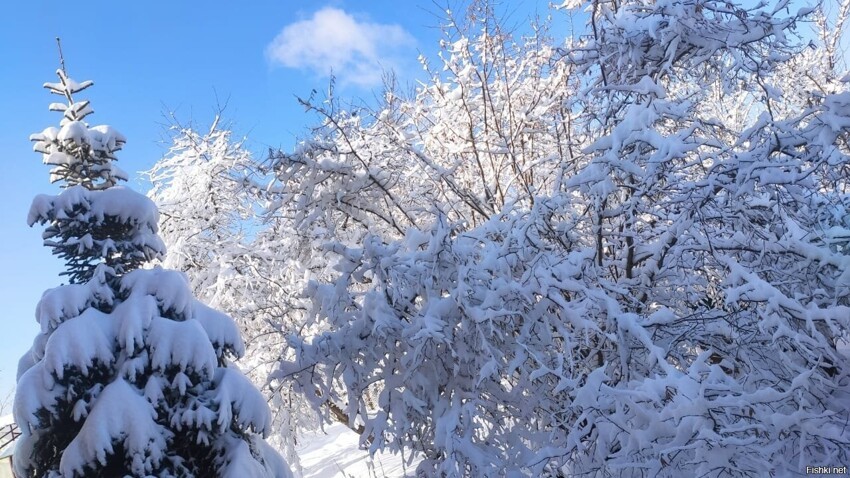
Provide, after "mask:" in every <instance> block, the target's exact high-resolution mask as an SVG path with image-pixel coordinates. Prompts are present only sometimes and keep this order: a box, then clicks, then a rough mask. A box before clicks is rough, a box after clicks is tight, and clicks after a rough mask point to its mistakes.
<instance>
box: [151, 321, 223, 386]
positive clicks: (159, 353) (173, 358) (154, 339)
mask: <svg viewBox="0 0 850 478" xmlns="http://www.w3.org/2000/svg"><path fill="white" fill-rule="evenodd" d="M206 338H207V337H206V332H205V331H204V329H203V327H201V324H199V323H198V321H196V320H186V321H179V322H178V321H175V320H171V319H165V318H162V317H154V318H153V320H151V325H150V330H149V331H148V336H147V340H148V344H149V345H150V350H151V357H150V360H151V367H153V369H154V370H160V371H165V370H166V368H168V367H173V366H175V365H176V366H177V367H178V368H179V370H180V371H181V372H194V373H199V374H203V375H202V376H203V377H205V378H206V377H211V376H212V374H213V372H214V370H215V367H216V360H215V357H216V356H215V350H214V349H213V347H212V344H210V342H209V341H208V340H206Z"/></svg>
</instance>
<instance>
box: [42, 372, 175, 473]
mask: <svg viewBox="0 0 850 478" xmlns="http://www.w3.org/2000/svg"><path fill="white" fill-rule="evenodd" d="M156 417H157V414H156V411H155V410H154V408H153V406H152V405H151V404H150V403H149V402H148V401H147V400H146V399H145V397H144V396H142V394H141V392H140V391H139V390H137V389H136V388H134V387H133V386H132V385H130V384H129V383H127V382H126V381H124V380H122V379H117V380H115V381H113V382H112V383H110V384H109V385H107V386H106V387H105V388H104V389H103V391H101V393H100V395H99V396H98V397H97V399H96V401H95V404H94V407H93V409H92V410H91V412H90V414H89V416H88V418H87V419H86V421H85V423H83V427H82V429H81V430H80V432H79V433H78V434H77V436H76V437H75V438H74V439H73V440H72V441H71V443H70V444H69V445H68V447H67V448H66V449H65V451H64V453H62V460H61V462H60V464H59V469H60V471H61V473H62V475H63V476H67V477H74V476H78V475H79V476H85V475H86V469H87V467H88V466H90V465H91V464H93V463H100V464H101V465H105V464H106V458H107V456H108V455H110V454H112V453H113V452H114V449H115V444H116V443H121V444H122V445H123V447H124V449H125V454H126V456H129V457H132V464H131V467H130V469H131V470H132V472H133V473H134V474H136V475H137V476H145V475H149V474H150V473H151V471H152V470H153V469H154V468H155V467H156V466H158V465H159V463H160V461H161V460H162V457H163V453H164V451H165V450H166V449H167V444H166V436H167V432H166V430H165V429H163V427H162V426H160V425H158V424H157V423H156V422H155V421H154V420H155V419H156Z"/></svg>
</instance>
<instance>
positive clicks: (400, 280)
mask: <svg viewBox="0 0 850 478" xmlns="http://www.w3.org/2000/svg"><path fill="white" fill-rule="evenodd" d="M573 3H576V4H575V5H573ZM565 6H567V7H575V8H581V9H583V10H584V11H585V12H586V13H587V19H588V24H587V29H586V30H585V32H583V33H584V34H583V35H581V36H576V37H574V38H570V39H568V40H567V41H566V42H564V43H563V44H554V43H550V42H549V41H548V40H547V37H546V31H545V29H538V30H536V31H537V32H538V33H537V34H536V35H532V36H531V37H529V38H523V39H521V40H517V41H514V40H512V39H511V38H510V36H509V35H508V34H506V33H505V32H504V31H501V30H500V29H499V28H498V27H497V26H496V25H497V24H496V23H494V22H493V21H492V20H493V19H492V15H491V13H490V11H489V10H488V9H487V8H486V5H484V4H482V3H478V4H476V5H474V6H473V9H472V10H471V11H470V12H471V18H472V25H471V27H470V29H469V30H468V31H469V34H465V33H464V32H463V31H461V32H453V34H452V35H447V38H446V40H445V41H444V42H443V50H442V57H441V62H442V65H441V68H440V69H436V70H434V71H433V76H432V78H431V80H430V82H428V83H427V84H425V85H423V86H422V87H420V88H419V89H418V90H417V92H416V94H415V95H414V97H412V98H409V99H405V98H402V97H400V95H397V94H395V92H394V91H393V90H390V91H388V92H387V93H386V95H385V100H386V101H385V103H384V104H382V105H380V106H379V107H378V108H377V109H376V110H374V111H370V110H367V109H345V108H340V107H339V106H338V104H337V103H334V102H333V101H331V102H326V103H324V104H314V103H310V102H307V103H306V104H307V105H308V106H309V107H311V108H313V109H314V110H315V111H317V112H318V113H319V115H320V117H321V121H322V126H321V127H320V128H318V129H317V130H316V131H315V135H314V136H312V137H310V138H309V139H307V140H305V141H303V142H302V143H301V144H300V145H299V146H298V147H297V148H296V149H295V150H294V151H293V152H291V153H279V154H277V155H275V156H274V159H275V163H274V164H273V171H274V174H275V175H276V178H275V181H274V182H273V183H272V184H271V185H270V186H269V188H268V189H267V191H268V193H269V197H270V200H271V206H270V210H269V213H268V219H269V220H270V221H278V223H280V224H285V225H287V227H289V228H291V230H294V231H295V232H294V234H295V237H296V238H297V239H298V243H299V244H301V246H300V248H298V247H293V249H292V251H293V253H296V254H298V253H299V251H303V252H300V254H301V255H299V256H297V257H299V258H300V263H301V264H302V266H307V270H308V271H309V276H308V280H307V281H306V286H305V288H304V294H305V296H306V297H307V298H308V299H309V301H310V308H309V309H308V311H307V315H306V317H305V318H306V320H307V322H306V324H307V325H310V326H315V327H317V328H318V329H324V330H325V332H323V333H319V334H310V333H305V332H303V331H302V333H301V334H298V335H296V334H292V335H290V347H291V348H292V349H294V350H295V354H296V357H295V358H294V359H293V358H289V355H288V354H290V353H291V352H290V351H286V352H285V353H284V354H283V355H282V361H281V366H280V367H279V369H278V371H277V372H275V373H274V374H273V376H272V379H273V380H279V381H284V382H289V383H294V384H296V386H297V387H298V388H299V389H300V390H301V391H302V393H304V394H305V396H307V397H308V398H310V399H311V400H312V402H313V403H314V405H315V406H316V408H317V410H320V411H322V412H323V413H327V410H328V408H329V407H333V406H335V405H336V406H340V407H342V408H343V409H344V410H345V411H346V414H347V416H348V418H349V421H350V423H351V424H356V423H360V424H362V430H363V433H362V443H363V445H364V446H368V447H370V448H371V449H373V450H375V449H378V448H382V447H389V448H391V449H396V450H408V451H415V452H418V453H421V454H422V455H424V457H425V460H423V461H422V462H421V463H420V465H419V471H420V472H422V473H424V474H426V475H439V476H541V475H544V476H574V475H582V476H683V475H693V476H726V475H732V476H742V475H743V476H759V475H762V474H764V473H772V474H776V475H789V474H794V473H803V472H804V471H805V467H806V466H807V465H809V464H811V463H829V464H836V465H841V464H843V463H846V462H848V461H850V455H848V450H850V431H848V429H847V427H846V426H845V424H846V422H847V420H849V419H850V409H848V407H847V405H846V404H847V400H848V398H850V396H848V392H850V390H848V386H850V376H848V373H850V368H848V365H850V364H848V359H847V357H846V356H845V355H843V354H841V353H840V352H839V350H838V348H839V344H840V342H841V341H842V340H844V341H846V340H847V339H848V331H850V315H848V314H847V312H848V309H847V307H848V306H850V296H848V293H850V288H848V285H850V283H848V276H847V272H846V271H847V270H848V262H847V248H846V245H847V238H848V237H850V234H848V229H847V228H848V226H850V224H848V223H847V218H848V217H850V215H849V214H848V209H847V208H848V205H850V202H848V197H847V194H846V188H847V183H846V175H845V173H844V172H846V171H847V169H846V168H847V167H848V166H850V144H848V141H850V90H848V86H847V84H846V83H842V82H841V81H839V80H838V78H841V77H842V75H841V74H836V73H834V72H833V73H829V74H824V77H823V78H816V79H815V80H818V81H808V80H805V79H804V78H805V77H804V76H803V75H801V74H800V73H801V71H807V72H808V73H810V74H811V73H812V72H816V71H821V72H825V71H828V70H829V68H830V65H834V63H827V62H821V63H817V62H816V61H814V59H813V58H812V57H811V56H809V54H808V52H807V50H808V49H809V47H808V46H806V45H805V44H804V42H802V41H801V40H800V38H799V37H798V33H797V24H798V23H799V22H801V21H803V20H805V19H807V18H811V17H812V16H813V15H815V14H816V12H813V11H812V10H811V9H803V10H800V11H798V12H791V11H789V9H788V8H787V7H788V5H787V2H780V3H779V4H777V5H773V6H766V5H759V6H756V7H753V8H745V7H742V6H739V5H735V4H730V3H728V2H714V1H699V2H685V3H682V2H677V1H659V2H652V3H645V2H614V3H612V2H605V1H591V2H585V3H581V4H578V2H567V4H566V5H565ZM555 21H557V20H555ZM453 24H454V25H457V24H459V23H458V22H455V23H453ZM840 33H841V32H840V31H839V32H837V33H836V34H839V35H840ZM813 65H818V68H817V69H815V68H812V66H813ZM800 68H805V69H806V70H800ZM429 71H431V70H429ZM794 72H796V73H794ZM815 84H817V86H815Z"/></svg>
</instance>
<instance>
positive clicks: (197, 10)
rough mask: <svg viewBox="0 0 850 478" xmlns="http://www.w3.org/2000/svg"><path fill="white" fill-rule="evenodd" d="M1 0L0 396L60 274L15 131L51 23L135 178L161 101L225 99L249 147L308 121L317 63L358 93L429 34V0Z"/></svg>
mask: <svg viewBox="0 0 850 478" xmlns="http://www.w3.org/2000/svg"><path fill="white" fill-rule="evenodd" d="M437 3H439V2H437ZM451 3H457V2H454V1H452V2H451ZM507 3H511V7H510V8H512V9H515V11H512V12H511V14H510V17H509V18H510V19H511V21H513V22H515V23H521V21H522V19H523V18H525V16H526V15H527V14H530V13H533V12H535V11H537V12H540V13H545V11H546V5H547V3H548V2H547V1H546V0H526V1H524V2H507ZM3 10H4V11H3V13H4V18H5V20H6V21H5V22H4V26H3V28H2V29H0V65H2V66H0V100H2V103H0V104H2V105H3V109H4V114H5V115H6V118H7V119H6V120H5V121H4V122H3V126H2V127H0V151H2V160H1V161H2V162H0V164H2V165H3V166H4V167H3V171H2V173H0V192H1V193H2V197H3V202H2V204H3V207H0V215H2V216H0V224H2V225H3V226H2V230H3V236H2V237H3V242H2V244H0V267H2V269H3V270H2V273H0V303H2V304H4V305H3V311H4V314H3V318H2V333H0V401H2V399H3V397H4V396H5V395H6V394H7V393H8V391H9V390H11V388H12V387H13V385H14V380H15V369H16V366H17V360H18V358H19V357H20V356H21V354H23V353H24V352H25V351H26V350H27V349H28V348H29V345H30V343H31V341H32V339H33V337H34V336H35V334H36V333H37V327H36V323H35V319H34V312H35V306H36V304H37V302H38V299H39V297H40V296H41V293H42V292H43V291H44V290H46V289H48V288H51V287H56V286H57V285H59V284H60V283H61V282H62V280H61V279H60V278H59V277H58V273H59V272H60V271H61V270H62V264H61V263H60V262H59V261H58V260H56V259H54V258H53V257H52V256H51V254H50V251H49V250H48V249H47V248H44V247H43V246H42V245H41V237H40V234H41V228H40V227H38V226H36V227H33V228H28V227H27V225H26V214H27V211H28V209H29V204H30V202H31V200H32V198H33V196H35V195H36V194H39V193H51V192H55V191H56V190H57V189H56V187H55V186H52V185H50V184H49V183H48V179H47V178H48V168H47V167H46V166H44V165H42V164H41V158H40V155H38V154H36V153H33V152H32V149H31V144H30V142H29V141H28V137H29V135H30V134H32V133H35V132H39V131H41V130H42V129H44V128H46V127H48V126H53V125H56V124H57V123H58V121H59V115H58V114H57V113H51V112H49V111H48V110H47V105H48V103H50V102H52V101H55V100H56V97H51V95H49V94H48V93H47V91H46V90H44V89H42V88H41V85H42V84H43V83H44V82H47V81H56V77H55V71H56V69H57V68H58V66H59V65H58V55H57V50H56V41H55V38H56V37H57V36H60V37H61V38H62V48H63V51H64V55H65V60H66V66H67V70H68V73H69V75H70V76H71V77H72V78H74V79H76V80H78V81H82V80H89V79H90V80H94V82H95V85H94V86H93V87H92V88H90V89H88V90H86V91H85V92H84V93H82V94H81V95H82V97H84V98H87V99H90V100H91V102H92V106H93V108H94V110H95V114H94V115H92V116H89V117H88V118H87V121H89V122H90V123H93V124H110V125H112V126H114V127H115V128H117V129H118V130H119V131H121V132H122V133H123V134H124V135H125V136H126V137H127V138H128V142H127V145H126V147H125V148H124V151H122V152H121V153H120V154H119V159H120V161H119V165H120V166H121V167H122V168H123V169H124V170H126V171H128V172H129V173H130V175H131V181H130V183H131V184H130V185H131V186H133V187H134V188H136V189H138V190H141V191H146V189H147V185H146V183H145V182H144V180H143V179H142V177H141V175H140V174H139V171H142V170H146V169H148V168H150V167H151V166H152V165H153V164H154V163H155V162H156V161H157V160H158V159H159V158H160V157H162V155H163V153H164V152H165V151H166V149H167V145H166V143H164V142H163V139H164V138H165V126H164V125H165V124H166V123H167V119H166V116H167V114H168V113H172V112H173V113H174V114H175V116H176V118H178V119H179V120H180V121H181V122H182V123H188V122H193V123H194V124H196V125H199V126H204V125H207V124H209V123H210V121H211V120H212V118H213V115H214V114H215V112H216V105H217V104H224V103H226V104H227V108H226V110H225V117H226V118H227V119H228V120H230V121H232V122H233V125H234V129H236V130H237V131H238V132H239V133H242V134H247V135H248V137H249V139H250V140H249V146H250V147H251V148H252V149H253V150H254V151H256V152H257V153H259V154H262V153H263V152H264V151H266V150H267V148H268V147H269V146H273V147H283V148H288V147H291V146H292V145H293V144H294V142H295V139H296V137H297V136H300V135H303V134H304V132H305V131H306V128H307V126H309V125H310V124H311V123H312V122H313V117H311V116H309V115H307V114H305V113H304V110H303V108H301V107H300V106H299V105H298V104H297V103H296V101H295V96H296V95H297V96H302V97H307V96H309V94H310V91H311V90H312V89H313V88H316V89H323V88H325V87H326V86H327V75H328V73H329V72H330V70H331V69H333V72H334V74H335V76H336V77H337V91H338V94H339V95H341V96H344V97H351V98H355V97H362V98H370V97H371V93H372V91H374V89H375V88H376V87H378V86H379V83H378V80H379V79H380V75H379V74H378V73H379V72H380V71H381V68H394V69H395V70H396V71H397V73H398V75H399V77H400V78H401V79H402V80H406V81H413V80H415V79H416V78H417V77H418V76H419V75H421V71H420V68H419V66H418V64H417V62H416V58H417V56H418V54H419V53H420V52H422V53H424V54H425V55H426V56H428V57H433V55H434V54H435V52H436V50H437V42H438V40H439V38H440V32H439V30H438V29H437V28H435V27H436V26H437V25H438V24H439V22H440V18H439V17H438V16H437V15H435V12H437V7H436V4H435V2H432V1H430V0H423V1H420V0H411V1H398V0H396V1H388V0H374V1H331V2H326V3H322V2H308V1H288V2H287V1H282V0H278V1H271V0H259V1H253V0H252V1H239V2H234V1H221V0H207V1H204V2H197V1H196V2H189V1H162V0H150V1H146V2H117V1H98V0H95V1H88V2H46V1H42V0H34V1H28V2H24V1H14V2H9V3H8V4H6V5H4V9H3Z"/></svg>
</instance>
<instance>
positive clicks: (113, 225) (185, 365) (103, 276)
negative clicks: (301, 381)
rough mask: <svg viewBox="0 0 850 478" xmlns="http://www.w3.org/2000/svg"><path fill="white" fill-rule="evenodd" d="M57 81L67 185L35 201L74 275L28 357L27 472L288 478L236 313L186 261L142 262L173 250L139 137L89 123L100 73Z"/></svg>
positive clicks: (56, 294)
mask: <svg viewBox="0 0 850 478" xmlns="http://www.w3.org/2000/svg"><path fill="white" fill-rule="evenodd" d="M57 75H58V77H59V82H58V83H47V84H45V87H46V88H47V89H49V90H50V91H51V92H52V93H55V94H58V95H61V96H63V97H64V98H65V99H66V100H67V103H53V104H51V105H50V109H51V110H54V111H59V112H61V113H62V115H63V118H62V120H61V122H60V125H59V128H55V127H52V128H47V129H45V130H44V131H42V132H41V133H38V134H35V135H33V136H32V137H31V139H32V140H33V141H34V142H35V146H34V149H35V151H37V152H40V153H42V154H43V158H44V162H45V163H46V164H49V165H50V166H52V169H51V181H52V182H60V183H61V184H60V185H61V186H62V192H61V193H60V194H58V195H40V196H38V197H36V198H35V200H34V201H33V204H32V207H31V209H30V212H29V217H28V222H29V224H30V225H31V226H32V225H33V224H35V223H39V224H42V225H46V230H45V233H44V238H45V245H47V246H48V247H51V248H52V249H53V253H54V254H56V255H58V256H59V257H61V258H63V259H64V260H65V262H66V265H67V268H66V270H65V272H64V274H67V275H68V276H70V279H71V282H72V283H71V284H68V285H62V286H59V287H57V288H54V289H51V290H48V291H47V292H45V293H44V295H43V296H42V299H41V300H40V302H39V304H38V306H37V309H36V319H37V321H38V322H39V324H40V326H41V333H40V334H39V335H38V336H37V337H36V339H35V341H34V344H33V346H32V348H31V350H30V351H29V352H28V353H27V354H25V356H24V357H23V358H22V359H21V362H20V365H19V369H18V387H17V395H16V397H15V407H14V413H15V420H16V421H17V423H18V425H19V426H20V428H21V431H22V433H23V434H22V437H21V439H20V442H19V445H18V446H17V448H16V452H15V453H16V454H15V461H14V462H15V470H16V474H17V475H18V476H19V477H59V476H61V477H65V478H74V477H80V476H85V477H93V476H102V477H116V476H133V477H147V476H157V477H172V476H173V477H177V476H180V477H212V476H233V477H287V476H291V473H290V472H289V470H288V468H287V467H286V465H285V463H284V462H283V460H282V459H281V458H280V456H279V455H278V454H277V453H276V452H275V451H274V450H272V449H271V448H270V447H269V446H268V444H266V443H265V441H264V440H263V439H262V438H261V436H260V435H265V434H267V433H268V432H269V431H270V430H269V428H270V422H271V421H270V416H269V411H268V407H267V404H266V402H265V400H264V398H263V396H262V395H261V394H260V392H259V391H258V390H257V389H256V388H254V387H253V385H252V384H251V383H250V382H249V381H248V380H247V379H246V378H245V377H244V375H243V374H242V373H241V372H240V371H239V370H238V369H237V368H236V367H235V366H234V365H232V364H231V363H230V362H229V359H230V358H234V357H236V358H238V357H239V356H241V355H242V353H243V352H244V345H243V343H242V340H241V337H240V335H239V331H238V329H237V327H236V325H235V323H234V322H233V320H232V319H231V318H230V317H228V316H226V315H225V314H222V313H220V312H217V311H215V310H213V309H211V308H209V307H207V306H205V305H203V304H202V303H200V302H199V301H198V300H196V299H195V298H194V297H193V295H192V293H191V290H190V288H189V286H188V283H187V281H186V279H185V276H183V275H182V274H181V273H179V272H176V271H170V270H165V269H161V268H140V266H142V265H144V264H145V263H147V262H148V261H150V260H151V259H154V258H157V257H160V256H162V255H163V254H164V253H165V248H164V246H163V243H162V241H161V239H160V238H159V236H158V235H157V220H158V211H157V208H156V206H155V205H154V203H153V202H151V201H150V200H149V199H148V198H147V197H145V196H144V195H142V194H139V193H137V192H135V191H132V190H131V189H128V188H125V187H122V186H119V185H118V183H119V182H120V181H123V180H126V174H124V173H123V172H122V171H121V170H120V169H119V168H118V167H116V166H115V164H114V161H115V160H116V157H115V153H116V152H117V151H118V150H120V149H121V147H122V145H123V144H124V142H125V138H124V137H123V136H122V135H121V134H120V133H118V132H117V131H116V130H114V129H113V128H111V127H109V126H89V125H88V124H87V123H86V122H84V119H85V118H86V117H87V116H88V115H89V114H91V113H92V109H91V107H90V106H89V102H88V101H77V100H75V98H74V95H75V94H77V93H79V92H81V91H82V90H84V89H86V88H88V87H89V86H91V85H92V82H90V81H86V82H79V83H78V82H75V81H74V80H72V79H71V78H69V77H68V76H67V74H66V72H65V69H64V65H63V68H62V69H60V70H59V71H57Z"/></svg>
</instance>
